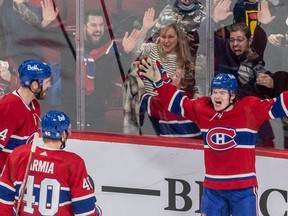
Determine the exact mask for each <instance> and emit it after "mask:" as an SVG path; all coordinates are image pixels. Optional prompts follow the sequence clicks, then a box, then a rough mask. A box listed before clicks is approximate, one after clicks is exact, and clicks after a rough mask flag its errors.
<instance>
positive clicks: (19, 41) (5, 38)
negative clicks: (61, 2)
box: [0, 0, 58, 98]
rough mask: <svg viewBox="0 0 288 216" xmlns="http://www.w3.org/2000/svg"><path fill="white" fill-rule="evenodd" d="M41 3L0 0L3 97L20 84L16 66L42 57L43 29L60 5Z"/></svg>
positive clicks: (0, 92) (0, 93) (0, 91)
mask: <svg viewBox="0 0 288 216" xmlns="http://www.w3.org/2000/svg"><path fill="white" fill-rule="evenodd" d="M39 7H40V5H39ZM39 7H35V6H34V5H32V4H30V2H28V1H24V0H3V1H1V2H0V13H1V21H0V22H1V24H0V26H1V33H2V32H3V34H0V37H1V41H0V43H1V44H0V48H1V59H2V60H3V61H2V62H1V66H0V72H1V74H0V98H1V97H2V96H3V94H5V93H8V92H9V91H13V90H15V89H17V88H18V87H19V86H20V82H19V80H18V73H17V68H18V67H19V66H20V64H21V63H22V62H23V61H25V60H27V59H34V60H36V59H37V60H43V53H42V44H41V42H39V41H41V37H42V36H43V35H42V33H41V29H43V28H44V27H47V26H48V25H49V24H50V23H51V22H52V21H53V20H55V18H56V16H57V15H58V9H57V8H54V5H53V1H52V0H44V1H41V7H40V8H39Z"/></svg>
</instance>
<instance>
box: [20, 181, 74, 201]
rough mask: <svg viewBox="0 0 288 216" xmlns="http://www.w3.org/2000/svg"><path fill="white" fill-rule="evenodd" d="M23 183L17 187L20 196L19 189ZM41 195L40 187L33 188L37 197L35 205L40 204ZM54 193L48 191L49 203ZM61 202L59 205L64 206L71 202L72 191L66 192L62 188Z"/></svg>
mask: <svg viewBox="0 0 288 216" xmlns="http://www.w3.org/2000/svg"><path fill="white" fill-rule="evenodd" d="M21 183H22V182H17V184H16V185H15V188H16V193H17V194H19V188H20V186H21ZM39 193H40V187H39V185H38V186H37V187H34V188H33V196H35V203H38V202H39V196H40V195H39ZM52 195H53V194H52V191H51V190H47V197H46V199H47V203H49V202H51V200H52ZM59 196H60V200H59V205H61V204H63V203H67V202H71V195H70V190H64V189H63V188H62V187H61V190H60V195H59Z"/></svg>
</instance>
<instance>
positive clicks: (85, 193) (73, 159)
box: [0, 110, 101, 216]
mask: <svg viewBox="0 0 288 216" xmlns="http://www.w3.org/2000/svg"><path fill="white" fill-rule="evenodd" d="M41 132H42V137H43V145H37V146H36V147H35V150H34V153H33V156H32V160H31V158H30V157H31V154H32V153H31V151H32V150H31V145H23V146H20V147H18V148H17V149H15V151H14V152H13V153H12V154H11V155H9V157H8V159H7V163H6V166H5V169H4V170H3V173H2V175H1V178H0V211H1V214H2V215H15V210H16V215H35V216H36V215H39V216H40V215H87V216H100V215H101V209H100V208H99V207H98V206H96V197H95V195H94V191H93V186H92V182H90V178H89V176H88V174H87V170H86V165H85V162H84V160H83V159H82V158H81V157H80V156H78V155H77V154H75V153H72V152H67V151H65V150H63V149H64V148H65V145H66V141H67V139H68V136H69V134H70V133H71V125H70V119H69V117H68V116H67V115H66V114H65V113H64V112H60V111H54V110H51V111H49V112H47V113H45V115H44V116H43V117H42V119H41ZM34 141H35V142H37V141H39V140H34ZM30 160H31V161H30ZM29 162H30V163H31V164H30V165H31V166H29ZM40 164H41V165H40ZM27 167H29V171H28V173H27V174H26V172H25V171H26V169H27ZM25 178H26V179H25ZM25 180H27V184H26V188H25V183H24V182H25ZM48 185H49V186H48ZM23 187H24V188H23ZM48 188H50V189H51V190H50V191H51V192H50V193H49V192H47V189H48ZM21 189H22V190H25V189H26V190H25V192H24V193H23V196H24V198H23V197H21V194H22V193H21V192H22V190H21ZM16 197H17V198H16ZM44 197H45V198H44ZM21 198H23V199H21ZM19 200H20V201H22V202H21V203H19ZM47 200H49V202H50V203H51V204H52V205H49V206H47ZM28 203H30V204H32V203H33V205H28Z"/></svg>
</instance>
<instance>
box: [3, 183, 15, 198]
mask: <svg viewBox="0 0 288 216" xmlns="http://www.w3.org/2000/svg"><path fill="white" fill-rule="evenodd" d="M7 194H9V195H10V196H7ZM14 195H15V191H14V190H10V189H9V188H8V187H7V186H5V185H4V184H1V185H0V199H2V200H5V201H7V202H14V198H15V197H14Z"/></svg>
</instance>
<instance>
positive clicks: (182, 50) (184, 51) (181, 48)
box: [157, 23, 192, 68]
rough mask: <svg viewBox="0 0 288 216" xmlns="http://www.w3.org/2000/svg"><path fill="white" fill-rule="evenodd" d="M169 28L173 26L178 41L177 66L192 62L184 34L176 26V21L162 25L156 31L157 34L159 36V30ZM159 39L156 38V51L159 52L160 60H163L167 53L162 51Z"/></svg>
mask: <svg viewBox="0 0 288 216" xmlns="http://www.w3.org/2000/svg"><path fill="white" fill-rule="evenodd" d="M170 28H173V29H174V30H175V32H176V35H177V39H178V43H177V47H176V66H177V67H179V68H185V67H186V66H187V65H191V64H192V56H191V53H190V49H189V45H188V42H187V38H186V34H185V33H184V32H183V30H182V29H181V28H180V27H178V25H177V24H176V23H172V24H169V25H167V26H162V27H161V28H160V29H159V32H158V33H159V36H160V31H161V30H166V31H168V29H170ZM159 41H160V40H158V43H157V49H158V53H159V56H160V59H161V61H163V62H165V61H166V56H167V53H165V52H164V51H163V49H162V47H161V44H160V42H159Z"/></svg>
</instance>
